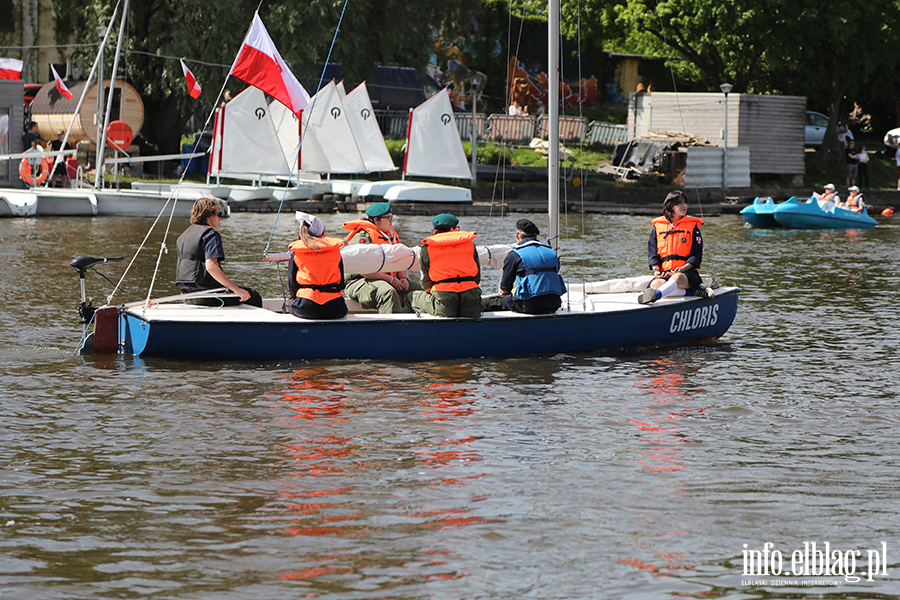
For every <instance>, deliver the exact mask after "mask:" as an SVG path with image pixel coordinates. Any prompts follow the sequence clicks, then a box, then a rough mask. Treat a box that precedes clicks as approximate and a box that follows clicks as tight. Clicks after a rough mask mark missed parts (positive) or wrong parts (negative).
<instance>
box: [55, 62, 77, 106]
mask: <svg viewBox="0 0 900 600" xmlns="http://www.w3.org/2000/svg"><path fill="white" fill-rule="evenodd" d="M50 70H51V71H52V72H53V78H54V79H55V80H56V89H57V91H59V93H60V94H62V95H63V96H65V97H66V100H71V99H72V92H70V91H69V88H67V87H66V84H64V83H63V80H62V78H61V77H60V76H59V73H57V72H56V69H54V68H53V65H50Z"/></svg>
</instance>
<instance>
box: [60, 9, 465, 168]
mask: <svg viewBox="0 0 900 600" xmlns="http://www.w3.org/2000/svg"><path fill="white" fill-rule="evenodd" d="M52 2H53V7H54V13H55V15H56V17H57V21H58V22H64V23H66V24H67V27H70V28H71V30H73V31H76V32H77V35H78V36H79V37H80V41H81V42H83V43H86V42H90V43H96V33H95V28H96V27H97V26H98V25H106V24H107V22H108V20H109V17H110V15H111V14H112V10H113V6H114V3H112V2H111V0H87V1H75V0H52ZM258 6H259V4H258V2H250V1H247V0H218V1H217V2H216V3H215V7H214V8H212V7H211V6H210V4H209V2H208V1H203V2H201V1H200V0H180V1H179V2H177V3H173V2H165V1H164V0H131V4H130V8H129V15H128V29H127V30H126V38H125V40H126V41H125V44H124V46H125V48H124V50H125V52H126V54H125V56H124V57H123V59H122V60H123V62H122V63H121V65H120V73H123V74H124V77H126V78H127V79H128V81H129V82H130V83H131V84H132V85H134V86H135V88H136V89H137V90H138V91H139V93H140V94H141V96H142V99H143V101H144V115H145V118H144V126H143V129H142V131H141V135H142V136H143V137H144V138H145V139H146V141H147V142H149V143H150V144H152V145H154V146H156V148H157V149H158V150H159V151H160V152H163V153H169V152H174V151H177V150H178V144H179V140H180V138H181V133H182V131H183V129H184V126H185V124H186V123H187V121H188V119H189V118H190V117H191V115H192V114H193V113H194V112H196V113H197V114H198V116H202V118H204V119H205V117H206V115H207V114H208V113H209V112H210V111H211V108H212V105H213V103H214V102H215V101H216V99H217V96H218V94H219V92H220V90H221V89H222V88H223V82H224V81H225V77H226V75H227V73H228V71H229V69H230V67H231V64H232V62H233V61H234V58H235V56H236V54H237V52H238V50H239V49H240V45H241V42H242V41H243V38H244V35H245V34H246V32H247V29H248V28H249V26H250V22H251V19H252V17H253V12H254V10H256V8H257V7H258ZM478 6H479V4H478V0H449V2H444V3H442V5H441V7H440V10H437V9H436V8H435V7H434V5H433V4H432V3H431V2H429V1H428V0H404V1H402V2H401V1H400V0H384V1H383V2H380V3H371V2H367V3H356V4H354V3H352V2H348V3H347V9H346V11H345V12H344V15H343V21H342V23H341V28H340V31H339V32H338V35H337V40H336V42H335V44H334V48H333V53H332V55H331V62H332V63H340V64H341V74H342V76H343V77H344V78H345V81H346V83H347V84H348V85H347V89H350V86H352V85H355V84H356V83H358V82H359V81H361V80H362V79H363V78H364V77H366V76H367V75H368V74H370V73H371V72H372V67H373V66H375V65H377V64H391V63H394V64H397V63H399V64H401V65H403V66H421V67H423V68H424V65H426V64H427V59H428V57H429V56H430V54H431V52H432V51H433V45H434V42H435V41H436V40H437V38H438V37H439V35H440V32H441V29H442V28H443V27H445V26H447V24H448V23H451V22H459V21H464V20H465V19H467V18H469V15H470V14H471V13H472V12H473V11H474V10H475V9H477V7H478ZM343 8H344V3H343V2H336V1H330V2H329V1H327V0H311V1H310V2H304V3H296V2H288V1H286V0H274V1H272V2H269V3H266V4H264V5H263V6H262V7H261V8H260V18H261V19H262V21H263V23H264V24H265V25H266V28H267V29H268V31H269V34H270V35H271V37H272V39H273V41H274V42H275V45H276V46H277V47H278V50H279V52H280V53H281V55H282V57H283V58H284V59H285V61H286V62H287V63H288V64H289V65H290V66H291V69H292V70H293V71H294V74H295V75H297V77H298V79H299V80H300V81H301V82H302V83H303V84H304V87H306V88H307V90H308V91H309V92H310V93H313V92H315V89H316V86H317V85H318V82H319V76H320V75H321V65H322V63H324V61H325V60H326V57H327V56H328V52H329V49H330V48H331V46H332V40H333V38H334V33H335V29H336V28H337V26H338V22H339V19H340V16H341V13H342V10H343ZM116 27H118V24H117V25H116ZM111 55H112V52H108V53H107V57H106V60H105V62H107V66H106V73H109V72H110V71H109V68H110V66H111V64H112V56H111ZM178 58H183V59H184V60H185V63H186V64H187V65H188V66H189V67H190V68H191V71H192V72H193V73H194V75H195V76H196V77H197V79H198V81H199V82H200V84H201V85H202V86H203V95H201V96H200V98H199V99H198V100H197V101H194V100H192V99H191V98H190V97H189V96H188V95H187V88H186V86H185V83H184V77H183V75H182V72H181V66H180V65H179V62H178ZM91 61H93V56H91V57H87V56H84V57H82V63H83V64H86V66H87V67H89V66H90V62H91ZM227 85H228V86H229V87H230V88H231V90H232V91H239V90H240V89H243V87H244V84H242V83H240V82H238V81H237V80H234V79H233V80H231V81H229V82H228V83H227Z"/></svg>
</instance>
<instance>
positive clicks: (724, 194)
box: [228, 183, 900, 216]
mask: <svg viewBox="0 0 900 600" xmlns="http://www.w3.org/2000/svg"><path fill="white" fill-rule="evenodd" d="M673 187H674V186H673ZM671 189H672V188H667V187H662V186H660V187H628V186H621V187H588V188H579V187H575V186H566V187H564V188H562V189H561V190H560V211H566V212H568V213H570V214H571V213H575V214H578V213H584V214H609V215H657V214H659V210H660V207H661V206H662V200H663V198H665V195H666V194H667V193H668V192H669V191H670V190H671ZM685 192H686V193H687V194H688V198H689V199H690V200H691V204H692V205H694V206H697V205H699V206H700V207H701V208H702V212H703V214H704V215H706V216H716V215H736V214H739V213H740V211H741V209H743V208H744V207H746V206H749V205H750V204H752V203H753V200H754V199H755V198H757V197H766V196H771V197H772V198H773V199H774V200H775V201H776V202H781V201H783V200H787V199H788V198H790V197H791V196H798V197H808V196H809V194H810V190H806V189H781V188H741V189H729V190H722V189H696V188H695V189H693V190H689V189H685ZM472 198H473V202H472V203H471V204H467V203H462V202H406V203H393V204H392V205H391V206H392V207H393V209H394V212H395V213H396V214H398V215H434V214H437V213H441V212H452V213H454V214H456V215H457V216H490V215H496V216H505V215H507V214H509V213H545V212H547V188H546V187H545V186H533V185H528V186H525V185H519V186H517V185H511V184H509V183H507V184H505V185H497V186H496V187H495V186H487V185H483V186H476V187H474V188H472ZM228 205H229V207H230V208H231V211H232V212H235V213H237V212H255V213H268V212H277V211H278V209H279V206H281V208H282V210H283V211H288V212H289V211H295V210H302V211H304V212H308V213H318V214H329V213H357V212H362V211H364V210H365V207H366V206H368V203H365V202H357V201H355V200H353V198H352V197H349V196H346V197H344V196H337V197H335V198H331V199H327V200H326V199H322V200H295V201H289V202H285V203H284V204H283V205H281V203H280V202H276V201H272V200H262V201H252V200H251V201H241V202H236V201H233V200H229V201H228ZM866 206H867V208H868V212H869V214H870V215H878V214H881V211H882V210H884V209H885V208H894V209H895V210H896V208H895V207H900V190H897V191H895V190H875V191H872V192H869V193H867V194H866Z"/></svg>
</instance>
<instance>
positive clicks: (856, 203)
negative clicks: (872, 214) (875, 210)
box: [844, 185, 866, 213]
mask: <svg viewBox="0 0 900 600" xmlns="http://www.w3.org/2000/svg"><path fill="white" fill-rule="evenodd" d="M849 192H850V196H849V197H848V198H847V205H846V206H845V207H844V208H846V209H847V210H852V211H853V212H855V213H859V212H862V210H863V207H864V206H865V205H866V201H865V199H864V198H863V195H862V194H860V193H859V188H858V187H856V186H855V185H854V186H853V187H851V188H849Z"/></svg>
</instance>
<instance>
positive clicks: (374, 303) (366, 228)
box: [343, 202, 422, 314]
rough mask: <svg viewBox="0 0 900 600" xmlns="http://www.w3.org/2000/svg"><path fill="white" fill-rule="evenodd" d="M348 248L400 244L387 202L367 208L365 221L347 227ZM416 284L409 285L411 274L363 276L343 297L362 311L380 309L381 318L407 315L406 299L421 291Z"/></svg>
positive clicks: (354, 280) (350, 284)
mask: <svg viewBox="0 0 900 600" xmlns="http://www.w3.org/2000/svg"><path fill="white" fill-rule="evenodd" d="M343 227H344V229H346V230H347V231H349V232H350V233H348V234H347V244H399V243H400V239H399V237H398V236H397V232H396V231H394V215H393V212H392V210H391V205H390V204H389V203H387V202H376V203H375V204H370V205H369V207H368V208H366V217H365V218H364V219H354V220H353V221H347V222H346V223H344V226H343ZM421 289H422V286H421V285H419V283H418V282H417V281H410V279H409V272H408V271H398V272H395V273H364V274H362V275H354V276H353V277H351V278H350V279H348V281H347V286H346V288H344V295H345V296H347V297H348V298H350V299H351V300H355V301H356V302H358V303H359V305H360V306H362V307H363V308H374V309H377V310H378V312H379V313H381V314H391V313H399V312H404V302H403V301H404V299H405V298H406V296H407V294H409V292H411V291H414V290H421Z"/></svg>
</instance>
